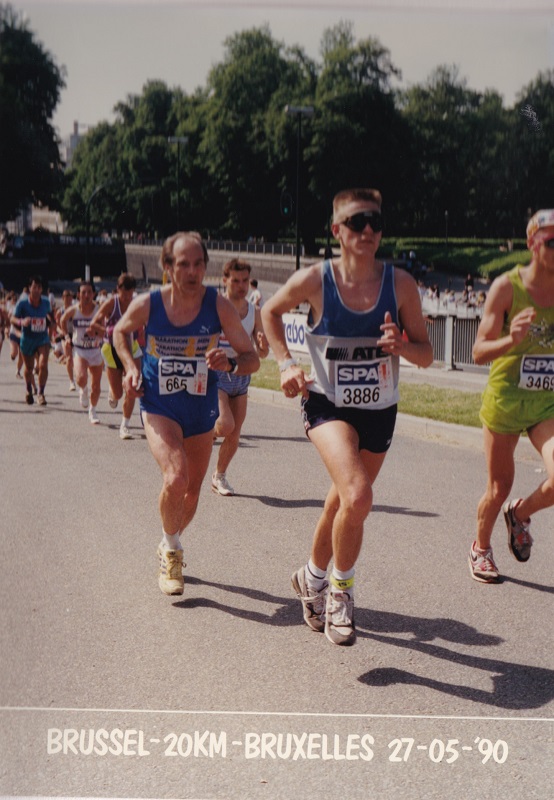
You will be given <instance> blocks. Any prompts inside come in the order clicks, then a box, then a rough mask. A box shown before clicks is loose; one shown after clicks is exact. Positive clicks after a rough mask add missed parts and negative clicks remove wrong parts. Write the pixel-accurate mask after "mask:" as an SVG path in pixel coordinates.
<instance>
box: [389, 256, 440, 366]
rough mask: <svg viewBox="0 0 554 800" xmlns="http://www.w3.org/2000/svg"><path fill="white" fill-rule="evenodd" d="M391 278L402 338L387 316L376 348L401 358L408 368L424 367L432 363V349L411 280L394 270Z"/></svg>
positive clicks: (402, 272) (414, 284)
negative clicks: (404, 360)
mask: <svg viewBox="0 0 554 800" xmlns="http://www.w3.org/2000/svg"><path fill="white" fill-rule="evenodd" d="M394 278H395V280H394V285H395V291H396V296H397V299H398V316H399V319H400V324H401V325H402V328H403V330H404V333H405V336H403V335H402V332H401V331H400V329H399V328H398V326H397V325H395V324H394V322H393V321H392V317H391V315H390V313H389V312H387V313H386V314H385V320H384V322H383V325H381V330H382V331H383V336H382V338H381V339H380V340H379V341H378V344H379V346H380V347H382V349H383V350H384V351H385V352H386V353H390V354H391V355H397V356H402V358H405V359H406V361H409V362H410V364H415V365H416V366H418V367H428V366H429V365H430V364H432V363H433V348H432V346H431V342H430V341H429V334H428V333H427V326H426V325H425V320H424V318H423V313H422V311H421V299H420V296H419V291H418V288H417V284H416V282H415V281H414V279H413V278H412V276H411V275H408V273H407V272H404V271H403V270H395V273H394Z"/></svg>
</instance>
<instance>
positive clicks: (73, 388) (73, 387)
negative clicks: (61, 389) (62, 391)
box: [69, 381, 77, 392]
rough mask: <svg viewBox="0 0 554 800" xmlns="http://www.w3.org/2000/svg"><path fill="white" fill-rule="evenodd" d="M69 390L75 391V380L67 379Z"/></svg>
mask: <svg viewBox="0 0 554 800" xmlns="http://www.w3.org/2000/svg"><path fill="white" fill-rule="evenodd" d="M69 391H70V392H76V391H77V387H76V385H75V381H69Z"/></svg>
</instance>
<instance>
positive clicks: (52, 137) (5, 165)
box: [0, 4, 65, 220]
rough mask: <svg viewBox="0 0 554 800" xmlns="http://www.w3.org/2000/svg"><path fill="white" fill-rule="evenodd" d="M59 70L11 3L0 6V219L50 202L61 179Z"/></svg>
mask: <svg viewBox="0 0 554 800" xmlns="http://www.w3.org/2000/svg"><path fill="white" fill-rule="evenodd" d="M64 86H65V80H64V70H63V69H62V68H60V67H58V66H57V65H56V63H55V61H54V59H53V58H52V56H51V55H50V54H49V53H48V52H47V51H46V50H45V49H44V48H43V47H42V45H41V44H40V43H39V42H37V41H36V40H35V37H34V34H33V33H32V32H31V31H30V30H29V29H28V26H27V24H26V23H25V22H24V21H23V20H22V18H21V16H20V15H18V14H17V13H16V12H15V11H14V9H13V8H12V6H10V5H4V4H2V5H0V186H1V187H2V191H1V192H0V219H4V220H6V219H9V218H10V217H12V216H13V215H15V214H16V213H17V212H18V211H19V209H20V208H22V207H23V206H24V205H26V204H27V203H29V202H33V203H37V204H47V203H51V202H52V201H53V197H54V193H55V192H56V190H57V188H58V186H59V184H60V181H61V175H62V173H61V167H62V165H61V161H60V155H59V149H58V139H57V136H56V133H55V131H54V128H53V126H52V116H53V113H54V110H55V108H56V106H57V104H58V101H59V99H60V92H61V90H62V89H63V87H64Z"/></svg>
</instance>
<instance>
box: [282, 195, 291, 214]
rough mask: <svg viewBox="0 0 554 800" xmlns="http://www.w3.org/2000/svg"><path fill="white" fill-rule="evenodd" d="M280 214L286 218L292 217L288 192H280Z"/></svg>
mask: <svg viewBox="0 0 554 800" xmlns="http://www.w3.org/2000/svg"><path fill="white" fill-rule="evenodd" d="M281 216H283V217H285V219H288V218H289V217H292V195H291V193H290V192H281Z"/></svg>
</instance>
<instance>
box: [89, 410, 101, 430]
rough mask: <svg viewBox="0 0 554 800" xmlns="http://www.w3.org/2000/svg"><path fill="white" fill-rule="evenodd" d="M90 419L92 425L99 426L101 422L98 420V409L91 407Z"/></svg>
mask: <svg viewBox="0 0 554 800" xmlns="http://www.w3.org/2000/svg"><path fill="white" fill-rule="evenodd" d="M88 418H89V422H90V424H91V425H98V424H99V423H100V420H99V419H98V414H97V413H96V409H95V408H94V406H91V407H90V408H89V410H88Z"/></svg>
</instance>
